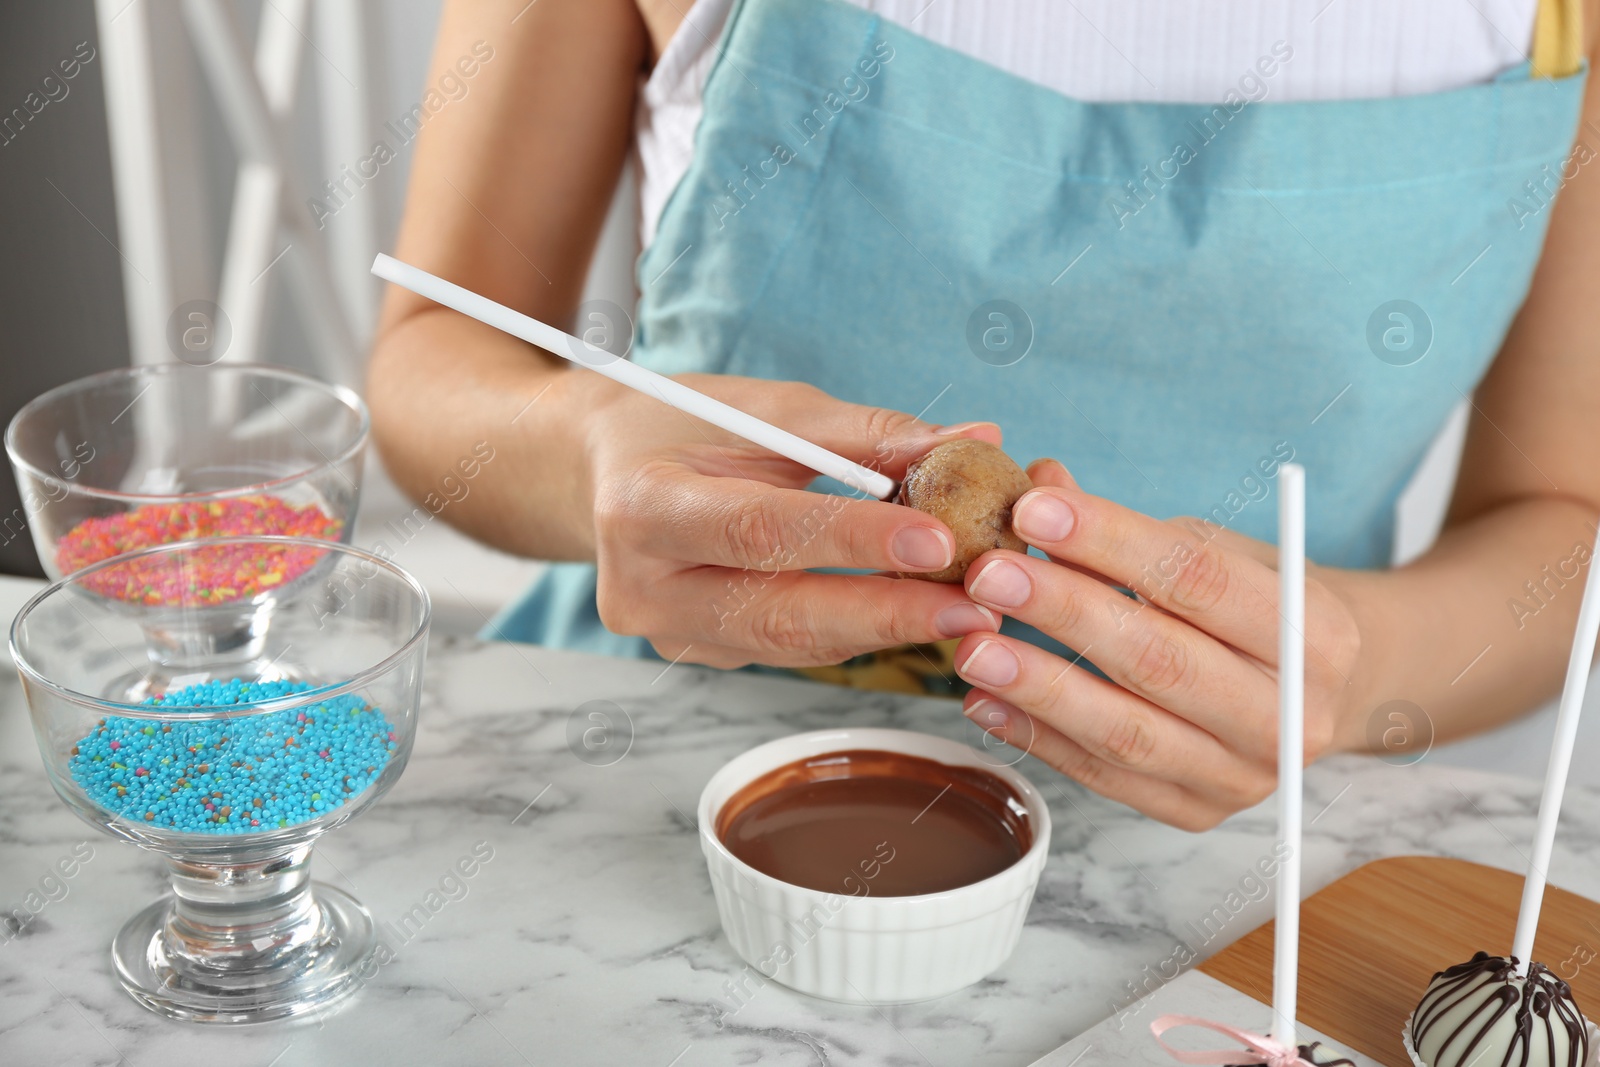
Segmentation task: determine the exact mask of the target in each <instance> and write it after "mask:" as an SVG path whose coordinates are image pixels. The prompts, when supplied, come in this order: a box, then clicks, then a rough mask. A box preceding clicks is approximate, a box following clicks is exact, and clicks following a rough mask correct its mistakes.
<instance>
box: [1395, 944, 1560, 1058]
mask: <svg viewBox="0 0 1600 1067" xmlns="http://www.w3.org/2000/svg"><path fill="white" fill-rule="evenodd" d="M1516 965H1517V961H1516V960H1515V959H1509V958H1507V957H1505V956H1491V955H1489V954H1488V953H1487V952H1480V953H1478V954H1477V955H1475V956H1473V957H1472V959H1470V960H1468V961H1467V962H1466V963H1458V964H1456V965H1455V966H1454V967H1451V968H1448V969H1447V970H1443V971H1440V972H1439V973H1438V974H1436V975H1434V976H1433V981H1431V982H1430V983H1428V991H1427V992H1426V993H1425V994H1423V997H1422V1003H1421V1004H1418V1005H1417V1012H1416V1015H1415V1016H1413V1017H1412V1020H1411V1043H1412V1045H1413V1046H1414V1047H1415V1048H1416V1049H1417V1052H1418V1054H1419V1055H1422V1048H1423V1042H1424V1040H1427V1041H1429V1042H1430V1044H1432V1043H1434V1042H1437V1045H1438V1047H1437V1051H1436V1054H1435V1058H1434V1060H1433V1061H1432V1067H1453V1065H1456V1064H1461V1065H1465V1064H1472V1067H1513V1065H1515V1067H1583V1065H1584V1064H1586V1063H1588V1062H1589V1028H1588V1024H1587V1023H1586V1022H1585V1021H1584V1018H1583V1013H1581V1012H1580V1011H1578V1006H1577V1004H1576V1003H1574V1001H1573V999H1572V987H1571V986H1569V985H1567V983H1566V982H1563V981H1562V980H1561V979H1560V978H1559V977H1557V976H1556V975H1554V974H1552V973H1551V972H1550V970H1549V968H1547V967H1546V966H1545V965H1544V964H1542V963H1533V964H1529V966H1528V977H1527V980H1526V981H1522V980H1519V979H1518V978H1517V977H1516ZM1462 1011H1464V1012H1465V1014H1464V1016H1463V1017H1462V1018H1460V1020H1459V1021H1457V1022H1456V1023H1455V1025H1454V1026H1453V1027H1451V1028H1450V1029H1449V1030H1443V1028H1444V1027H1446V1026H1450V1023H1449V1022H1447V1021H1446V1019H1447V1017H1448V1016H1451V1015H1455V1014H1458V1013H1460V1012H1462ZM1507 1012H1514V1013H1515V1014H1514V1016H1513V1021H1514V1028H1513V1030H1512V1035H1511V1040H1509V1041H1507V1042H1506V1043H1505V1047H1504V1048H1503V1049H1502V1048H1500V1047H1499V1046H1498V1045H1494V1044H1492V1043H1491V1038H1490V1035H1489V1031H1490V1030H1491V1028H1493V1027H1494V1025H1495V1024H1496V1023H1498V1022H1500V1021H1501V1019H1502V1018H1503V1017H1504V1016H1505V1014H1506V1013H1507ZM1436 1029H1439V1030H1441V1031H1443V1040H1439V1035H1438V1034H1435V1033H1434V1031H1435V1030H1436ZM1558 1033H1564V1034H1565V1036H1566V1042H1567V1054H1566V1057H1565V1059H1563V1060H1562V1061H1560V1062H1559V1063H1558V1062H1556V1060H1555V1058H1554V1057H1555V1055H1556V1052H1557V1045H1556V1041H1557V1037H1556V1035H1557V1034H1558Z"/></svg>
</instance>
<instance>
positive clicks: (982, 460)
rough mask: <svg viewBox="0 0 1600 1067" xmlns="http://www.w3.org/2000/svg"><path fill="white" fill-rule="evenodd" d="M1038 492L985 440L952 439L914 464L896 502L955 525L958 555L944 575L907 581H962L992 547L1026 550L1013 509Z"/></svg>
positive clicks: (918, 575) (911, 575)
mask: <svg viewBox="0 0 1600 1067" xmlns="http://www.w3.org/2000/svg"><path fill="white" fill-rule="evenodd" d="M1032 488H1033V483H1032V482H1030V481H1029V480H1028V475H1027V474H1026V473H1025V472H1024V471H1023V469H1022V468H1021V467H1019V466H1017V465H1016V463H1015V462H1014V461H1013V460H1012V459H1011V457H1010V456H1008V455H1006V454H1005V453H1004V452H1002V451H1001V450H1000V449H998V448H996V447H995V446H994V445H991V444H989V443H987V442H985V441H974V440H970V439H966V438H963V439H961V440H958V441H949V442H947V443H945V444H942V445H939V446H938V447H937V448H935V449H934V450H933V451H931V452H929V453H928V454H927V455H925V456H923V457H922V458H921V459H919V460H917V461H916V462H914V463H912V464H911V466H910V467H908V468H907V469H906V478H905V481H904V482H903V483H901V486H900V495H899V496H897V497H896V498H895V502H896V503H898V504H905V505H907V506H909V507H913V508H916V509H917V510H918V511H921V512H926V513H927V514H929V515H932V516H933V517H934V518H936V519H938V520H940V521H941V522H943V523H944V524H945V525H946V526H948V527H950V532H951V533H952V534H954V535H955V540H956V544H955V555H954V558H953V559H952V560H951V562H950V566H948V567H946V568H945V569H944V570H942V571H934V572H932V573H927V572H921V571H918V572H915V573H911V572H908V573H904V574H901V577H902V578H925V579H927V580H928V581H931V582H960V581H961V580H962V579H964V578H965V577H966V574H967V568H968V567H969V566H970V565H971V564H972V561H973V560H975V559H977V558H978V557H979V556H981V555H983V554H984V553H985V552H987V551H989V550H990V549H993V548H1009V549H1011V550H1012V551H1013V552H1026V551H1027V550H1028V546H1027V543H1026V542H1024V541H1023V540H1022V538H1020V537H1018V536H1017V535H1016V533H1015V532H1014V531H1013V530H1012V529H1011V508H1012V506H1013V505H1015V504H1016V502H1017V499H1018V498H1019V497H1021V496H1022V494H1023V493H1026V492H1027V491H1028V490H1029V489H1032Z"/></svg>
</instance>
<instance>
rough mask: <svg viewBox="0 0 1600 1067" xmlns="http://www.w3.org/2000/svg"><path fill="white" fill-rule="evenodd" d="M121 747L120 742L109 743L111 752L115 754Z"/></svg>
mask: <svg viewBox="0 0 1600 1067" xmlns="http://www.w3.org/2000/svg"><path fill="white" fill-rule="evenodd" d="M121 747H122V742H121V741H113V742H111V751H113V752H115V751H116V750H117V749H119V748H121Z"/></svg>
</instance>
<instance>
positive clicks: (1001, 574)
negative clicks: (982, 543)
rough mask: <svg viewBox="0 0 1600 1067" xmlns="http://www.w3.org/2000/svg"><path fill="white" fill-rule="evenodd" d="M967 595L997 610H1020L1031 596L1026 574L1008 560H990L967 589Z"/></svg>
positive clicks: (1031, 584) (1031, 592)
mask: <svg viewBox="0 0 1600 1067" xmlns="http://www.w3.org/2000/svg"><path fill="white" fill-rule="evenodd" d="M967 595H968V596H970V597H972V599H974V600H981V601H983V602H984V603H985V604H993V605H994V606H995V607H997V608H1020V607H1021V606H1022V605H1024V604H1026V603H1027V602H1028V597H1030V596H1032V595H1033V582H1032V581H1031V580H1029V578H1028V572H1027V571H1025V570H1023V569H1022V568H1021V567H1019V566H1017V565H1016V564H1015V563H1012V562H1011V561H1010V560H1009V559H996V560H991V561H990V562H989V563H987V564H985V565H984V568H983V570H981V571H979V572H978V576H977V577H976V578H974V579H972V584H971V585H969V586H968V587H967Z"/></svg>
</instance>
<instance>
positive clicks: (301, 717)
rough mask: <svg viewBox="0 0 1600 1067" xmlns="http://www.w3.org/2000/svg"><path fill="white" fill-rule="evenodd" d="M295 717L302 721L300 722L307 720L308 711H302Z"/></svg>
mask: <svg viewBox="0 0 1600 1067" xmlns="http://www.w3.org/2000/svg"><path fill="white" fill-rule="evenodd" d="M295 719H296V720H298V721H300V722H305V721H306V713H305V712H303V711H302V712H301V713H300V714H298V715H296V716H295Z"/></svg>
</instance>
